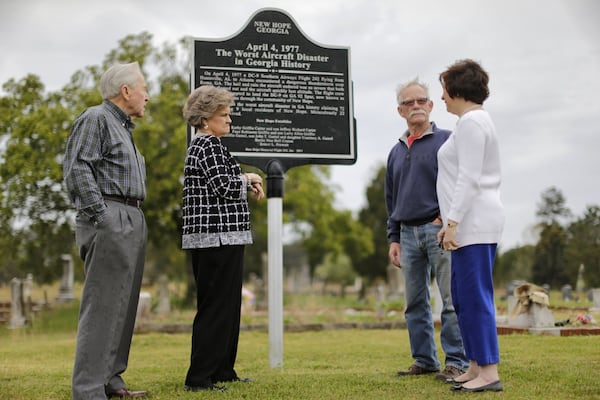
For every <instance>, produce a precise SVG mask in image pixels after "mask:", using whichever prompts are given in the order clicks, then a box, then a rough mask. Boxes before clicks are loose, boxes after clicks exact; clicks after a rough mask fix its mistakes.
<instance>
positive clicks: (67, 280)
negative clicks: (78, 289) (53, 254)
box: [56, 254, 75, 303]
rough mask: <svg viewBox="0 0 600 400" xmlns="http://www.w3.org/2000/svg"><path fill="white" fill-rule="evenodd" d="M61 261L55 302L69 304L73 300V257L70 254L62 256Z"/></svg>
mask: <svg viewBox="0 0 600 400" xmlns="http://www.w3.org/2000/svg"><path fill="white" fill-rule="evenodd" d="M61 260H62V266H63V273H62V277H61V279H60V288H59V290H58V297H57V298H56V301H58V302H59V303H69V302H71V301H73V300H74V299H75V296H74V295H73V257H71V255H70V254H63V255H62V257H61Z"/></svg>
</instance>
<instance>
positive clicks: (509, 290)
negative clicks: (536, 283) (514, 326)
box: [506, 279, 525, 312]
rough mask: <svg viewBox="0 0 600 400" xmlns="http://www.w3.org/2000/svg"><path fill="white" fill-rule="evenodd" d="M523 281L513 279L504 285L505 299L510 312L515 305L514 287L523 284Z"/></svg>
mask: <svg viewBox="0 0 600 400" xmlns="http://www.w3.org/2000/svg"><path fill="white" fill-rule="evenodd" d="M524 283H525V282H524V281H521V280H518V279H513V280H512V281H510V282H509V283H508V285H506V300H507V301H508V311H509V312H510V311H511V310H513V309H514V308H515V306H516V305H517V298H516V297H515V288H516V287H518V286H520V285H522V284H524Z"/></svg>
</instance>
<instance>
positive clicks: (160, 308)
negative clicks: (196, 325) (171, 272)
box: [156, 274, 171, 315]
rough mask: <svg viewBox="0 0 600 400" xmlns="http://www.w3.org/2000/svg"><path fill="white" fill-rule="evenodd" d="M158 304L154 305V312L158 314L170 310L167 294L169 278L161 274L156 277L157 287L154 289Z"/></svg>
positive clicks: (167, 312)
mask: <svg viewBox="0 0 600 400" xmlns="http://www.w3.org/2000/svg"><path fill="white" fill-rule="evenodd" d="M156 296H157V297H158V304H157V305H156V313H157V314H158V315H167V314H169V313H170V312H171V298H170V294H169V279H168V278H167V276H166V275H164V274H162V275H161V276H159V277H158V287H157V289H156Z"/></svg>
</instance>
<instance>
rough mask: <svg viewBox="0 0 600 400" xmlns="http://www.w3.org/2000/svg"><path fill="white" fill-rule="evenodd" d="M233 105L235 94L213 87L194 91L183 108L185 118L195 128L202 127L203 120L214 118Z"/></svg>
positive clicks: (199, 88) (205, 86) (202, 87)
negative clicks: (219, 112)
mask: <svg viewBox="0 0 600 400" xmlns="http://www.w3.org/2000/svg"><path fill="white" fill-rule="evenodd" d="M231 105H233V93H231V92H230V91H228V90H226V89H222V88H218V87H215V86H212V85H204V86H200V87H198V88H196V89H194V90H193V91H192V93H191V94H190V95H189V97H188V99H187V101H186V102H185V105H184V106H183V118H185V120H186V121H187V122H188V124H190V125H191V126H193V127H194V128H200V127H202V119H207V118H210V117H212V116H213V114H214V113H215V112H217V110H219V109H220V108H222V107H227V106H231Z"/></svg>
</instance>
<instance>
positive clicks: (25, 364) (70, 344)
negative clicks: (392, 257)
mask: <svg viewBox="0 0 600 400" xmlns="http://www.w3.org/2000/svg"><path fill="white" fill-rule="evenodd" d="M76 312H77V310H76V304H73V305H71V306H64V307H60V308H57V309H54V310H52V311H49V312H47V313H45V314H44V316H40V317H38V318H37V319H36V320H35V321H34V326H33V327H31V328H25V329H15V330H8V329H5V328H3V327H2V328H0V330H1V333H0V400H41V399H44V400H47V399H70V384H71V369H72V365H73V355H74V350H75V329H74V327H75V326H76ZM47 320H51V321H52V322H50V321H47ZM499 339H500V351H501V364H500V374H501V378H502V380H503V383H504V387H505V391H504V392H502V393H485V394H477V395H467V396H477V398H480V399H492V398H505V399H511V400H512V399H540V400H541V399H543V400H550V399H552V400H554V399H556V400H559V399H560V400H562V399H600V374H599V372H598V371H600V338H599V337H598V336H579V337H573V336H571V337H550V336H530V335H506V336H505V335H503V336H500V338H499ZM189 347H190V335H189V334H174V335H170V334H160V333H151V334H139V335H135V336H134V340H133V344H132V349H131V356H130V363H129V368H128V370H127V372H126V373H125V375H124V378H125V379H126V381H127V382H128V384H129V386H130V388H131V389H147V390H149V391H150V394H151V399H156V400H159V399H223V400H225V399H248V400H254V399H257V400H258V399H269V400H276V399H282V400H283V399H286V400H287V399H299V400H300V399H302V400H305V399H306V400H307V399H336V400H337V399H360V400H369V399H373V400H375V399H376V400H382V399H385V400H387V399H442V398H448V397H450V396H458V397H460V396H464V395H462V394H455V393H451V392H450V390H449V386H448V385H446V384H444V383H441V382H439V381H435V380H434V379H433V376H424V377H405V378H397V377H396V376H395V372H396V370H397V369H399V368H406V367H407V366H408V365H409V364H410V363H411V362H412V360H411V357H410V350H409V345H408V334H407V331H406V330H360V329H352V330H328V331H319V332H303V333H285V335H284V365H283V367H282V368H271V367H270V366H269V337H268V334H267V333H264V332H256V331H243V332H242V333H241V335H240V345H239V353H238V360H237V364H236V366H237V371H238V373H239V375H240V376H242V377H251V378H252V379H254V382H253V383H235V384H229V385H228V386H229V391H227V392H225V393H213V392H208V393H205V392H203V393H189V392H185V391H183V380H184V377H185V373H186V370H187V366H188V360H189V350H190V349H189Z"/></svg>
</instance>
